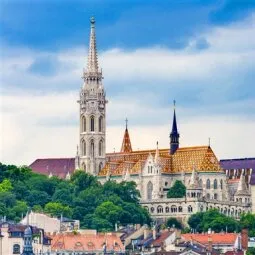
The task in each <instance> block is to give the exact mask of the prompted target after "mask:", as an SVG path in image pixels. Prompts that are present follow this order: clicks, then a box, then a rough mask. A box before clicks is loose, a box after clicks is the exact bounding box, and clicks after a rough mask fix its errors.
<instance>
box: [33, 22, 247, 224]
mask: <svg viewBox="0 0 255 255" xmlns="http://www.w3.org/2000/svg"><path fill="white" fill-rule="evenodd" d="M90 23H91V31H90V45H89V51H88V63H87V68H86V69H85V70H84V71H83V84H82V87H81V90H80V98H79V101H78V103H79V105H80V110H79V120H80V135H79V146H78V148H77V153H76V157H75V159H74V158H70V159H66V161H65V159H62V164H65V171H61V170H58V173H57V174H54V171H53V170H54V169H52V171H51V170H50V169H49V164H48V163H49V161H47V162H48V163H47V162H46V161H43V160H41V161H40V160H39V161H40V162H39V161H38V162H36V161H35V162H34V163H33V164H34V165H33V164H32V165H31V168H32V169H33V168H37V170H38V169H40V170H38V171H37V172H40V173H45V172H46V171H47V173H48V175H49V176H52V175H58V176H61V177H62V178H70V174H72V172H73V171H74V170H75V169H81V170H84V171H85V172H87V173H90V174H93V175H97V176H98V179H99V181H100V182H102V183H104V182H106V181H107V180H115V181H117V182H121V181H134V182H135V183H136V184H137V188H138V190H139V191H140V193H141V201H140V202H141V204H142V205H143V206H144V207H145V208H146V209H147V210H148V211H149V212H150V213H151V215H152V216H153V217H155V218H167V217H170V216H174V217H179V218H181V219H182V220H184V221H186V220H187V218H188V217H189V215H191V214H192V213H195V212H199V211H206V210H208V209H210V208H217V209H219V211H221V212H222V213H224V214H226V215H229V216H233V217H236V218H238V217H239V216H240V214H241V213H243V212H247V211H250V210H251V201H250V196H251V195H250V190H249V188H248V185H247V184H248V183H247V178H243V177H242V176H243V175H244V173H241V175H240V178H239V184H238V187H236V190H235V191H234V193H233V194H232V195H231V194H230V192H229V185H228V175H226V173H225V171H224V170H223V169H222V167H221V165H220V162H219V161H218V159H217V157H216V156H215V154H214V152H213V150H212V148H211V147H210V145H205V146H195V147H185V148H182V147H180V144H179V136H180V135H179V132H178V125H177V117H176V110H175V109H174V111H173V122H172V129H171V132H170V136H169V148H166V149H159V145H158V143H157V144H155V148H152V149H151V150H139V151H133V150H132V144H131V139H130V136H129V132H128V126H127V125H126V129H125V131H124V137H123V142H122V146H121V150H120V152H114V153H106V151H105V148H106V145H105V141H106V139H105V138H106V117H107V114H106V104H107V100H106V96H105V89H104V86H103V82H102V80H103V74H102V70H101V69H99V64H98V56H97V46H96V35H95V20H94V18H91V20H90ZM52 160H54V159H52ZM60 161H61V159H56V162H55V165H56V166H57V165H58V164H61V162H60ZM52 162H53V161H52ZM63 162H65V163H63ZM47 164H48V165H47ZM52 164H53V163H52ZM53 165H54V164H53ZM47 167H48V169H47ZM45 168H46V169H47V170H45ZM53 168H54V167H53ZM56 168H58V167H56ZM176 180H180V181H182V182H183V183H184V185H185V186H186V188H187V191H186V196H185V197H184V198H175V199H174V198H167V191H168V190H169V189H170V188H171V187H172V186H173V184H174V183H175V181H176Z"/></svg>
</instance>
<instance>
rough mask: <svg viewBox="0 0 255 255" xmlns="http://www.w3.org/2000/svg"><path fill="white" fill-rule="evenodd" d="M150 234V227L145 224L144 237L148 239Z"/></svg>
mask: <svg viewBox="0 0 255 255" xmlns="http://www.w3.org/2000/svg"><path fill="white" fill-rule="evenodd" d="M148 236H149V229H148V227H147V226H145V227H144V230H143V239H147V238H148Z"/></svg>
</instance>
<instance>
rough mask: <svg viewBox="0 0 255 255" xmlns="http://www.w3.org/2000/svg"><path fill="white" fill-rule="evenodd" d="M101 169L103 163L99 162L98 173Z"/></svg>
mask: <svg viewBox="0 0 255 255" xmlns="http://www.w3.org/2000/svg"><path fill="white" fill-rule="evenodd" d="M102 168H103V163H102V162H100V163H99V167H98V170H99V171H98V172H100V171H101V170H102Z"/></svg>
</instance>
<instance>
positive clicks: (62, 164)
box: [29, 158, 75, 178]
mask: <svg viewBox="0 0 255 255" xmlns="http://www.w3.org/2000/svg"><path fill="white" fill-rule="evenodd" d="M74 160H75V159H74V158H46V159H37V160H35V161H34V162H33V163H32V164H31V165H30V166H29V167H30V168H31V169H32V170H33V171H34V172H36V173H39V174H45V175H49V174H52V175H54V176H58V177H60V178H65V177H66V175H67V173H68V172H69V173H70V174H72V173H73V172H74V170H75V163H74Z"/></svg>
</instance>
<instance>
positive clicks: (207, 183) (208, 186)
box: [206, 179, 211, 189]
mask: <svg viewBox="0 0 255 255" xmlns="http://www.w3.org/2000/svg"><path fill="white" fill-rule="evenodd" d="M206 188H207V189H210V188H211V182H210V180H209V179H207V181H206Z"/></svg>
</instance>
